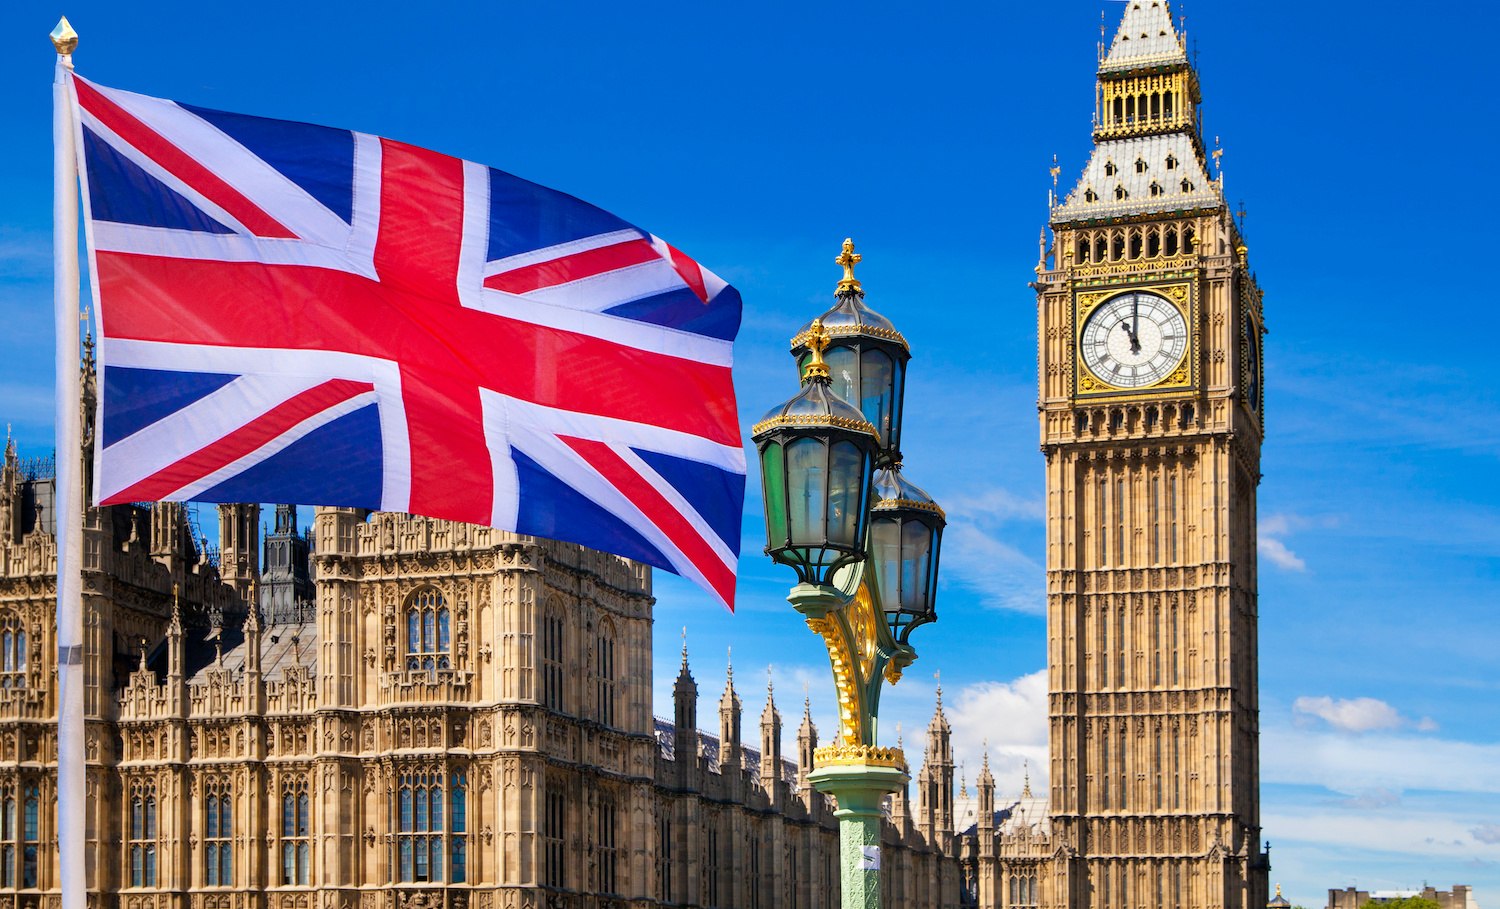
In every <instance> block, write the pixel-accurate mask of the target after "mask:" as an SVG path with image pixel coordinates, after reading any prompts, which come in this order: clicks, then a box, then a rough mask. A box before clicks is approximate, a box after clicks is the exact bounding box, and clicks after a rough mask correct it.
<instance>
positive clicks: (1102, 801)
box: [1099, 726, 1110, 811]
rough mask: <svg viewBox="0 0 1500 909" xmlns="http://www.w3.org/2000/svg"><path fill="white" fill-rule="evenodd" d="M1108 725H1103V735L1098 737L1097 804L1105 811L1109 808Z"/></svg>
mask: <svg viewBox="0 0 1500 909" xmlns="http://www.w3.org/2000/svg"><path fill="white" fill-rule="evenodd" d="M1109 773H1110V766H1109V727H1108V726H1105V727H1104V735H1102V736H1100V737H1099V805H1100V807H1101V808H1103V809H1104V810H1105V811H1108V810H1109Z"/></svg>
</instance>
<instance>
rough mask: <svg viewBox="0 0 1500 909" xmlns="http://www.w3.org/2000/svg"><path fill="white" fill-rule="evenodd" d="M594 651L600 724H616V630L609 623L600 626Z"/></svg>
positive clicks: (595, 690)
mask: <svg viewBox="0 0 1500 909" xmlns="http://www.w3.org/2000/svg"><path fill="white" fill-rule="evenodd" d="M595 643H596V647H595V650H594V696H595V697H596V698H597V699H598V701H599V722H600V723H601V724H603V725H605V726H613V725H614V724H615V630H614V626H613V625H610V624H609V623H608V622H607V621H606V622H604V623H603V624H601V625H600V629H599V640H598V641H597V642H595Z"/></svg>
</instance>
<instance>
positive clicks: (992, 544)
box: [942, 487, 1047, 615]
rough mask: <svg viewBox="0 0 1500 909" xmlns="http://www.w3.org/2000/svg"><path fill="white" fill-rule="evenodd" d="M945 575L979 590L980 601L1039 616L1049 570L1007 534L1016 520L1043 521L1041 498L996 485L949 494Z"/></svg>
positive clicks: (992, 606) (999, 607)
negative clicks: (956, 494)
mask: <svg viewBox="0 0 1500 909" xmlns="http://www.w3.org/2000/svg"><path fill="white" fill-rule="evenodd" d="M943 507H944V510H945V511H947V513H948V528H947V530H945V531H944V533H943V566H942V567H943V574H944V576H945V577H949V578H952V579H954V580H956V581H957V582H958V583H960V584H962V585H963V586H965V587H967V588H970V589H971V590H973V591H975V592H977V593H978V594H979V596H980V602H981V604H983V605H985V606H988V607H991V608H998V609H1013V610H1016V611H1018V612H1025V613H1030V614H1033V615H1040V614H1042V613H1044V612H1045V611H1046V608H1047V604H1046V594H1045V589H1044V586H1043V583H1042V579H1043V578H1044V577H1045V574H1046V571H1045V569H1044V568H1043V567H1042V566H1041V565H1039V564H1038V563H1037V562H1036V561H1035V560H1034V559H1032V558H1030V557H1029V556H1027V555H1026V554H1025V553H1023V552H1022V551H1021V550H1020V549H1019V548H1017V547H1016V546H1015V545H1013V544H1012V543H1010V542H1008V541H1007V540H1006V539H1005V538H1004V537H1005V536H1007V535H1008V532H1009V531H1010V530H1012V529H1013V526H1014V525H1015V524H1016V523H1033V522H1037V521H1040V520H1041V519H1042V517H1043V515H1044V509H1043V506H1042V503H1041V501H1040V500H1036V499H1028V498H1024V497H1021V496H1017V495H1015V494H1014V493H1012V492H1010V491H1009V490H1006V489H1002V488H998V487H992V488H990V489H986V490H983V491H981V492H979V493H976V494H972V495H967V496H957V497H946V498H945V499H944V503H943Z"/></svg>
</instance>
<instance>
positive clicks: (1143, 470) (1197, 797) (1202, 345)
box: [966, 0, 1268, 909]
mask: <svg viewBox="0 0 1500 909" xmlns="http://www.w3.org/2000/svg"><path fill="white" fill-rule="evenodd" d="M1200 103H1201V98H1200V95H1199V86H1198V80H1197V73H1196V71H1195V69H1194V67H1193V65H1192V63H1191V62H1190V61H1189V58H1188V55H1187V53H1186V50H1185V41H1184V39H1183V38H1182V37H1181V35H1179V33H1178V31H1177V29H1176V23H1175V22H1174V19H1173V16H1172V12H1171V9H1170V7H1169V4H1167V3H1166V2H1163V0H1130V2H1128V3H1127V4H1126V8H1125V14H1124V17H1123V20H1122V22H1121V25H1120V28H1119V31H1118V32H1117V33H1116V35H1115V38H1114V41H1113V43H1112V44H1111V45H1110V47H1109V48H1108V49H1107V53H1105V54H1104V55H1102V56H1101V60H1100V66H1099V72H1098V107H1097V111H1096V117H1095V130H1094V140H1095V146H1094V151H1093V156H1092V158H1091V160H1090V162H1089V164H1088V165H1087V167H1086V168H1085V170H1084V173H1083V176H1082V178H1081V179H1080V180H1079V183H1078V185H1077V187H1076V188H1075V189H1074V190H1073V192H1072V193H1071V194H1070V195H1069V196H1068V197H1067V198H1066V199H1064V200H1058V201H1057V202H1056V204H1055V205H1054V207H1053V209H1052V213H1051V228H1052V244H1051V247H1050V249H1049V248H1047V245H1046V242H1045V237H1044V241H1043V248H1042V250H1041V257H1040V261H1039V262H1038V263H1037V278H1036V282H1035V284H1034V285H1033V287H1034V288H1035V289H1036V291H1037V303H1038V307H1037V312H1038V382H1039V404H1040V411H1041V413H1040V421H1041V436H1042V451H1043V453H1044V455H1045V458H1046V477H1047V480H1046V484H1047V634H1048V659H1047V663H1048V684H1049V706H1048V714H1049V721H1050V728H1049V736H1048V737H1049V743H1050V750H1051V761H1050V766H1049V767H1048V777H1049V786H1050V791H1049V793H1048V799H1047V802H1048V805H1049V817H1048V820H1047V823H1046V824H1045V825H1042V824H1039V825H1037V826H1036V827H1035V828H1034V829H1035V830H1036V831H1037V832H1038V833H1045V837H1038V838H1034V839H1032V840H1029V841H1021V840H1018V839H1011V838H1006V837H1002V836H997V835H995V834H992V833H987V832H986V831H985V830H984V823H985V819H986V815H985V814H984V812H980V815H981V817H980V822H981V823H980V827H979V830H978V831H977V833H976V836H977V839H978V842H977V844H976V845H975V854H974V858H973V860H972V865H971V867H972V868H973V872H972V874H973V876H974V878H975V879H976V880H977V882H978V889H979V893H980V897H979V902H980V904H981V905H1012V903H1011V902H1009V901H1007V899H1005V898H1009V897H1010V896H1011V893H1012V892H1013V891H1012V889H1011V888H1012V886H1013V884H1014V883H1016V882H1017V881H1018V880H1020V881H1025V882H1027V883H1028V884H1029V882H1030V880H1031V877H1032V876H1033V874H1034V875H1035V879H1036V887H1035V888H1034V889H1033V888H1031V887H1030V886H1026V887H1025V888H1024V891H1025V892H1026V893H1027V897H1028V902H1025V903H1019V904H1017V905H1036V906H1041V907H1057V909H1064V907H1066V909H1073V907H1134V906H1143V905H1144V906H1153V907H1163V909H1187V907H1195V909H1197V907H1202V909H1251V907H1257V909H1258V907H1260V906H1265V905H1266V904H1267V897H1268V894H1267V887H1266V876H1267V870H1268V856H1267V853H1266V852H1265V850H1264V849H1263V848H1262V845H1261V842H1260V833H1261V829H1260V802H1259V790H1260V771H1259V729H1258V686H1257V648H1256V610H1257V592H1256V591H1257V580H1256V514H1255V512H1256V488H1257V486H1258V485H1259V482H1260V469H1259V468H1260V446H1261V440H1262V437H1263V433H1262V425H1263V407H1262V402H1261V395H1260V389H1261V380H1262V368H1261V356H1260V350H1261V348H1260V341H1261V335H1262V332H1263V329H1262V325H1263V321H1262V311H1261V291H1260V288H1259V286H1258V285H1257V283H1256V281H1255V277H1254V275H1253V273H1252V272H1251V270H1250V268H1249V265H1248V259H1247V254H1248V250H1247V248H1246V246H1245V242H1244V239H1243V236H1242V234H1241V233H1240V229H1239V225H1238V224H1237V223H1236V222H1235V219H1234V217H1233V216H1232V215H1231V213H1230V211H1229V207H1228V205H1227V204H1226V202H1225V199H1224V195H1223V178H1222V175H1220V176H1219V177H1218V178H1216V179H1211V178H1210V176H1209V175H1210V173H1212V168H1211V167H1210V163H1209V161H1210V158H1213V159H1214V163H1217V158H1218V153H1217V152H1214V153H1212V154H1210V153H1208V152H1207V150H1206V149H1205V147H1204V144H1203V139H1202V133H1201V129H1200V126H1199V104H1200ZM1054 173H1056V171H1054ZM1044 851H1046V852H1050V855H1049V856H1043V855H1042V853H1043V852H1044ZM1022 855H1026V856H1031V858H1028V859H1027V860H1026V861H1027V862H1028V863H1032V864H1031V865H1030V866H1029V867H1027V866H1025V865H1023V863H1022V862H1021V858H1020V857H1021V856H1022ZM966 865H967V863H966ZM1022 889H1023V888H1017V890H1022Z"/></svg>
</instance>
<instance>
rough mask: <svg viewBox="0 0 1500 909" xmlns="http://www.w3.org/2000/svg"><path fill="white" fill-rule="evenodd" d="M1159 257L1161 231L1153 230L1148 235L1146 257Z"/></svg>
mask: <svg viewBox="0 0 1500 909" xmlns="http://www.w3.org/2000/svg"><path fill="white" fill-rule="evenodd" d="M1152 185H1153V186H1154V185H1155V184H1152ZM1159 255H1161V231H1158V230H1155V229H1152V230H1150V231H1148V232H1147V233H1146V256H1147V257H1148V258H1151V259H1154V258H1156V257H1157V256H1159Z"/></svg>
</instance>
